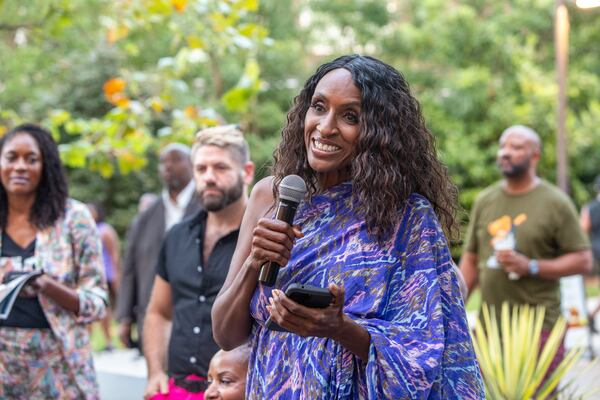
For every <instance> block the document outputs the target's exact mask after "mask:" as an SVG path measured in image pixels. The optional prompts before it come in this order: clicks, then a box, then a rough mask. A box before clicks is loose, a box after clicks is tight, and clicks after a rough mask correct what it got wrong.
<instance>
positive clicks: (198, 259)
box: [143, 126, 254, 399]
mask: <svg viewBox="0 0 600 400" xmlns="http://www.w3.org/2000/svg"><path fill="white" fill-rule="evenodd" d="M191 157H192V163H193V167H194V180H195V183H196V190H197V193H198V197H199V199H200V202H201V205H202V210H201V211H200V212H198V213H197V214H195V215H194V216H192V217H190V218H188V219H186V220H184V221H182V222H181V223H179V224H177V225H175V226H174V227H173V228H172V229H171V230H170V231H169V233H168V234H167V236H166V238H165V240H164V241H163V244H162V248H161V251H160V255H159V258H158V262H157V270H156V277H155V279H154V287H153V289H152V295H151V297H150V303H149V305H148V310H147V315H146V321H145V324H144V338H143V339H144V356H145V357H146V363H147V365H148V384H147V386H146V391H145V398H146V399H149V398H151V397H153V396H155V395H157V394H159V393H160V394H163V396H157V398H160V399H168V398H169V396H168V394H167V393H169V392H171V393H172V392H174V391H178V392H181V391H182V390H184V391H187V392H188V393H189V395H190V397H189V398H190V399H191V398H194V399H195V398H196V397H195V396H198V397H197V398H198V399H199V398H201V397H200V396H201V394H202V392H203V391H204V389H205V388H206V386H207V385H206V380H205V379H206V376H207V372H208V364H209V362H210V359H211V357H212V356H213V355H214V354H215V353H216V352H217V351H218V350H219V347H218V346H217V344H216V343H215V342H214V340H213V337H212V329H211V316H210V311H211V308H212V305H213V302H214V300H215V298H216V296H217V293H219V290H220V289H221V286H222V285H223V282H224V281H225V277H226V276H227V271H228V269H229V264H230V262H231V257H232V255H233V252H234V250H235V246H236V242H237V237H238V232H239V227H240V224H241V222H242V217H243V215H244V211H245V209H246V203H247V201H248V196H247V188H248V185H249V184H250V183H251V182H252V179H253V177H254V164H253V163H252V162H251V161H250V159H249V151H248V144H247V142H246V141H245V140H244V137H243V135H242V133H241V132H240V130H239V129H238V128H237V127H235V126H221V127H215V128H209V129H205V130H202V131H200V132H199V133H198V134H197V135H196V141H195V143H194V146H193V148H192V153H191ZM167 343H168V352H167Z"/></svg>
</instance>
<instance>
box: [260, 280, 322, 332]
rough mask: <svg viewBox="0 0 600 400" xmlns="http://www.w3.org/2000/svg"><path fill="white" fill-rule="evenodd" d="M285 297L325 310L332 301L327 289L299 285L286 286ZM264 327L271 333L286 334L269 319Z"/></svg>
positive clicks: (284, 330)
mask: <svg viewBox="0 0 600 400" xmlns="http://www.w3.org/2000/svg"><path fill="white" fill-rule="evenodd" d="M285 295H286V296H287V297H289V298H290V299H292V300H293V301H295V302H296V303H298V304H302V305H303V306H305V307H310V308H325V307H327V306H329V304H331V302H332V301H333V296H331V293H330V292H329V289H326V288H321V287H317V286H311V285H301V284H299V283H292V284H291V285H290V286H288V288H287V289H286V290H285ZM266 326H267V328H269V329H271V330H273V331H280V332H287V330H286V329H284V328H282V327H280V326H279V325H277V324H276V323H275V321H273V320H271V317H269V319H267V322H266Z"/></svg>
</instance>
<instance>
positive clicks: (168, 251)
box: [157, 211, 239, 376]
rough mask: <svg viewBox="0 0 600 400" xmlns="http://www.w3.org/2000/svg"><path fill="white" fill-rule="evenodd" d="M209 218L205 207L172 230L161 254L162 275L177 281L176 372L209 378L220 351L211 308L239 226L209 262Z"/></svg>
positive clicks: (172, 363)
mask: <svg viewBox="0 0 600 400" xmlns="http://www.w3.org/2000/svg"><path fill="white" fill-rule="evenodd" d="M206 217H207V213H206V211H200V212H199V213H197V214H196V215H194V216H193V217H190V218H188V219H186V220H184V221H182V222H181V223H179V224H177V225H175V226H174V227H173V228H171V230H170V231H169V233H168V234H167V236H166V238H165V240H164V241H163V244H162V248H161V250H160V255H159V258H158V265H157V274H158V275H159V276H160V277H161V278H163V279H164V280H165V281H167V282H169V284H170V285H171V299H172V302H173V328H172V331H171V339H170V342H169V361H168V362H169V364H168V373H169V375H170V376H185V375H189V374H196V375H200V376H207V373H208V364H209V362H210V359H211V358H212V356H213V355H214V354H215V353H216V352H217V351H218V350H219V347H218V346H217V344H216V343H215V341H214V339H213V335H212V328H211V317H210V310H211V308H212V305H213V303H214V301H215V298H216V297H217V294H218V293H219V290H220V289H221V286H223V283H224V282H225V277H226V276H227V271H228V270H229V264H230V263H231V257H232V256H233V252H234V250H235V246H236V243H237V239H238V234H239V230H235V231H233V232H230V233H229V234H227V235H226V236H224V237H222V238H221V239H219V241H218V242H217V243H216V244H215V247H214V249H213V250H212V253H211V254H210V257H209V258H208V263H207V264H206V265H204V264H203V262H202V260H203V255H202V240H203V238H204V232H205V228H206Z"/></svg>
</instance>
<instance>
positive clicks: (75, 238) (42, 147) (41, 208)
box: [0, 124, 108, 399]
mask: <svg viewBox="0 0 600 400" xmlns="http://www.w3.org/2000/svg"><path fill="white" fill-rule="evenodd" d="M0 237H1V241H0V282H6V281H9V280H12V279H13V278H14V277H15V276H17V275H19V274H22V273H24V272H25V273H27V272H30V271H32V270H34V269H40V270H42V271H43V275H41V276H39V277H38V278H36V279H35V280H33V281H31V282H30V283H28V284H27V285H26V286H25V287H24V288H23V289H22V291H21V296H19V297H18V298H17V300H16V301H15V303H14V304H13V307H12V309H11V311H10V313H9V314H8V317H7V318H6V319H4V320H2V319H0V399H97V398H98V397H99V393H98V385H97V383H96V375H95V372H94V365H93V362H92V350H91V346H90V341H89V336H88V331H87V329H86V325H87V324H89V323H90V322H92V321H94V320H97V319H99V318H101V317H102V316H103V314H104V312H105V308H106V303H107V301H108V299H107V294H106V283H105V281H104V274H103V265H102V250H101V245H100V236H99V234H98V231H97V229H96V224H95V222H94V220H93V219H92V216H91V215H90V213H89V211H88V209H87V208H86V207H85V205H83V204H82V203H79V202H77V201H75V200H71V199H69V198H68V194H67V181H66V177H65V175H64V171H63V168H62V165H61V162H60V157H59V154H58V147H57V146H56V143H55V142H54V140H53V139H52V136H50V133H49V132H48V131H46V130H44V129H42V128H41V127H39V126H37V125H32V124H25V125H20V126H17V127H16V128H14V129H12V130H11V131H9V132H8V133H7V134H6V135H4V136H3V137H2V139H0Z"/></svg>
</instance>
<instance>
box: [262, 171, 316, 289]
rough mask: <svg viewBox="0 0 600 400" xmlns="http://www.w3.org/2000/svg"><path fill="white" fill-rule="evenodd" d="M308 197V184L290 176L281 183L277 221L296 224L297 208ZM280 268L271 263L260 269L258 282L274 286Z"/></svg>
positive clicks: (294, 176)
mask: <svg viewBox="0 0 600 400" xmlns="http://www.w3.org/2000/svg"><path fill="white" fill-rule="evenodd" d="M305 195H306V183H304V180H303V179H302V178H300V177H299V176H298V175H288V176H286V177H285V178H283V179H282V180H281V182H280V183H279V202H278V203H277V210H276V211H275V219H278V220H280V221H284V222H287V223H288V224H290V225H291V224H293V223H294V215H295V214H296V208H298V204H299V203H300V201H302V199H304V196H305ZM279 267H280V265H278V264H277V263H276V262H273V261H269V262H267V263H265V264H263V266H262V267H260V273H259V275H258V281H259V282H261V283H263V284H264V285H267V286H273V285H274V284H275V281H276V280H277V274H278V273H279Z"/></svg>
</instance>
